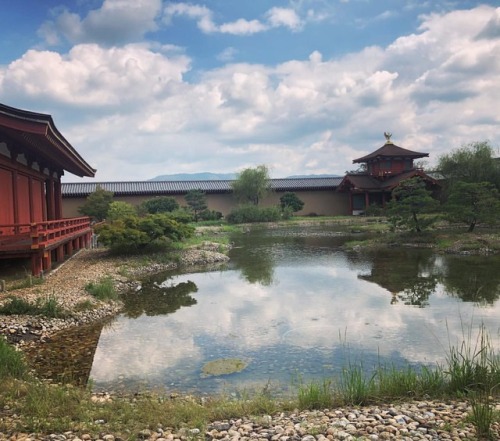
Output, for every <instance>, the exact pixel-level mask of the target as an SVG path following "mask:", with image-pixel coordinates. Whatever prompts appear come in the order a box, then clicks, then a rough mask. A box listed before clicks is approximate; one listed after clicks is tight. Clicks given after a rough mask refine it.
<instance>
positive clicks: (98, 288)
mask: <svg viewBox="0 0 500 441" xmlns="http://www.w3.org/2000/svg"><path fill="white" fill-rule="evenodd" d="M85 290H86V291H87V292H88V293H89V294H90V295H91V296H93V297H95V298H96V299H98V300H115V299H116V298H117V297H118V294H117V292H116V290H115V284H114V282H113V279H112V278H111V277H110V276H107V277H103V278H102V279H101V280H99V281H98V282H95V283H94V282H91V283H88V284H87V285H86V286H85Z"/></svg>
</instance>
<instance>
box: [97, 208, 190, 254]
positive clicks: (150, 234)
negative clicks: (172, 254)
mask: <svg viewBox="0 0 500 441" xmlns="http://www.w3.org/2000/svg"><path fill="white" fill-rule="evenodd" d="M97 232H98V234H99V241H100V242H101V243H102V244H103V245H106V246H109V247H110V248H111V249H114V251H120V252H130V251H139V250H142V251H144V250H145V249H146V248H147V247H148V246H150V245H153V244H154V245H159V244H162V245H164V246H167V245H168V244H169V243H170V242H179V241H181V240H183V239H185V238H188V237H191V236H192V234H193V232H194V228H193V227H191V226H189V225H186V224H182V223H180V222H177V221H176V220H174V219H172V217H171V216H170V215H166V214H150V215H147V216H145V217H142V218H139V217H137V216H130V217H128V218H125V219H121V220H118V221H116V222H112V223H109V224H105V225H102V226H100V227H98V228H97Z"/></svg>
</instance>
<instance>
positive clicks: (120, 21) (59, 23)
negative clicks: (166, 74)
mask: <svg viewBox="0 0 500 441" xmlns="http://www.w3.org/2000/svg"><path fill="white" fill-rule="evenodd" d="M160 11H161V0H104V3H103V4H102V7H101V8H99V9H95V10H92V11H90V12H89V13H88V14H87V16H86V17H84V18H80V16H79V15H77V14H75V13H72V12H70V11H69V10H63V11H62V12H60V13H59V12H57V11H56V17H55V18H54V20H51V21H47V22H45V23H44V24H43V25H42V26H41V27H40V29H39V34H40V35H42V36H43V37H45V40H46V42H47V43H48V44H49V45H54V44H57V43H59V41H60V40H59V36H62V37H64V39H66V40H68V41H69V42H71V43H86V42H96V43H100V44H105V45H114V44H120V43H124V42H130V41H132V40H135V39H138V38H141V37H143V36H144V34H145V33H147V32H150V31H154V30H156V29H157V25H156V21H155V20H156V18H157V16H158V15H159V13H160Z"/></svg>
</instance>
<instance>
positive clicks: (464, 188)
mask: <svg viewBox="0 0 500 441" xmlns="http://www.w3.org/2000/svg"><path fill="white" fill-rule="evenodd" d="M444 208H445V211H446V212H447V214H448V217H449V219H450V220H452V221H456V222H463V223H465V224H467V225H468V226H469V228H468V230H467V231H469V232H472V231H473V230H474V227H475V226H476V224H477V223H478V222H487V223H495V222H496V220H497V219H498V218H499V217H500V196H499V192H498V190H497V189H496V188H495V186H494V185H493V184H491V183H490V182H478V183H475V182H471V183H469V182H462V181H459V182H456V183H455V184H454V185H453V186H452V187H451V192H450V195H449V197H448V200H447V201H446V204H445V205H444Z"/></svg>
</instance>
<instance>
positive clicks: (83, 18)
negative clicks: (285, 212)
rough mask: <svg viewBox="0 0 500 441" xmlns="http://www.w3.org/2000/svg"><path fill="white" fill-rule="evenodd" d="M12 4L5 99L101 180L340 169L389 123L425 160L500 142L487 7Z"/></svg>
mask: <svg viewBox="0 0 500 441" xmlns="http://www.w3.org/2000/svg"><path fill="white" fill-rule="evenodd" d="M6 3H7V4H6V5H3V6H2V14H1V15H0V29H1V31H0V35H1V38H0V101H1V102H2V103H4V104H7V105H10V106H13V107H20V108H25V109H28V110H33V111H38V112H43V113H49V114H51V115H52V116H53V118H54V120H55V123H56V126H57V127H58V128H59V130H60V131H61V132H62V133H63V135H64V136H65V137H66V138H67V139H68V140H69V141H70V143H71V144H72V145H73V146H74V147H75V148H76V149H77V150H78V151H79V152H80V153H81V154H82V156H83V157H84V158H85V159H86V160H87V161H88V162H89V163H90V164H91V165H92V166H93V167H95V168H97V169H98V172H97V175H96V180H98V181H111V180H145V179H150V178H153V177H154V176H157V175H162V174H170V173H195V172H204V171H212V172H219V173H230V172H238V171H241V170H242V169H244V168H246V167H253V166H257V165H260V164H265V165H267V166H268V167H269V170H270V173H271V176H272V177H283V176H288V175H294V174H322V173H331V174H343V173H344V172H345V171H346V170H350V169H353V168H354V166H353V164H352V160H353V159H355V158H357V157H360V156H363V155H365V154H367V153H369V152H370V151H372V150H374V149H376V148H378V147H380V146H381V145H382V144H383V142H384V137H383V132H384V131H389V132H392V133H393V141H394V142H395V143H396V144H398V145H400V146H402V147H405V148H409V149H412V150H418V151H424V152H428V153H430V158H429V166H432V165H433V164H434V163H435V162H436V160H437V158H438V157H439V156H440V155H442V154H445V153H447V152H449V151H451V150H452V149H455V148H458V147H461V146H462V145H464V144H467V143H470V142H474V141H483V140H488V141H490V143H491V145H492V146H493V147H494V148H496V149H498V147H499V146H500V112H499V111H498V109H499V108H500V105H499V104H498V103H499V102H500V8H499V7H497V4H498V2H497V1H485V2H475V1H466V0H465V1H448V0H433V1H421V0H387V1H381V0H377V1H375V0H281V1H272V2H271V1H268V0H267V1H265V0H252V1H245V0H207V1H203V2H202V1H200V2H198V1H196V0H195V1H192V2H183V1H163V0H73V1H69V0H44V1H40V0H17V1H15V2H14V1H12V2H6ZM64 179H65V180H66V181H76V180H78V179H77V178H76V177H74V176H71V175H68V176H66V177H65V178H64Z"/></svg>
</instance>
